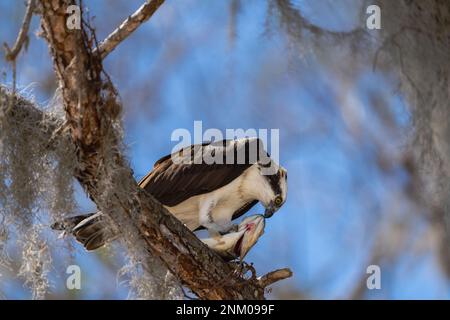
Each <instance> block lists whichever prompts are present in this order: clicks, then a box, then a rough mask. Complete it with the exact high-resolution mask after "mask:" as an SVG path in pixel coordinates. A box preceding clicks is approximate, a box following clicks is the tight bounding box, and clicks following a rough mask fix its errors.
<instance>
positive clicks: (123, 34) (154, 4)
mask: <svg viewBox="0 0 450 320" xmlns="http://www.w3.org/2000/svg"><path fill="white" fill-rule="evenodd" d="M163 3H164V0H147V1H146V3H144V4H143V5H142V6H141V7H140V8H139V9H138V10H137V11H136V12H135V13H133V14H132V15H131V16H129V17H128V18H127V19H126V20H125V21H124V22H122V24H121V25H120V26H119V27H118V28H117V29H116V30H114V31H113V32H112V33H111V34H110V35H109V36H107V37H106V39H105V40H103V41H102V42H101V43H100V44H99V47H98V48H96V50H94V53H97V52H100V56H101V57H102V59H104V58H105V57H106V56H107V55H108V54H109V53H110V52H111V51H113V50H114V49H115V48H116V47H117V46H118V45H119V43H121V42H122V41H123V40H125V39H126V38H127V37H128V36H129V35H130V34H131V33H132V32H134V31H135V30H136V29H137V28H138V27H139V26H140V25H141V24H142V23H144V22H145V21H147V20H148V19H149V18H150V17H151V16H152V15H153V14H154V13H155V12H156V10H158V8H159V7H160V6H161V5H162V4H163Z"/></svg>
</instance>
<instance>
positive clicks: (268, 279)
mask: <svg viewBox="0 0 450 320" xmlns="http://www.w3.org/2000/svg"><path fill="white" fill-rule="evenodd" d="M292 274H293V273H292V271H291V270H290V269H289V268H284V269H278V270H274V271H272V272H269V273H267V274H266V275H264V276H262V277H260V278H259V279H258V284H259V285H260V286H261V287H263V288H266V287H268V286H270V285H272V284H274V283H275V282H277V281H280V280H284V279H287V278H290V277H292Z"/></svg>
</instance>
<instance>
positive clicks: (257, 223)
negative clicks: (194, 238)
mask: <svg viewBox="0 0 450 320" xmlns="http://www.w3.org/2000/svg"><path fill="white" fill-rule="evenodd" d="M264 226H265V219H264V217H263V216H262V215H260V214H257V215H253V216H249V217H246V218H245V219H243V220H242V222H241V223H240V224H239V228H238V231H235V232H230V233H227V234H225V235H223V236H217V237H211V238H206V239H201V240H202V241H203V243H205V244H206V245H207V246H208V247H210V248H211V249H212V250H214V251H215V252H217V253H218V254H219V255H220V256H221V257H222V258H224V259H225V260H234V259H237V258H239V259H240V260H241V261H242V260H243V259H244V257H245V255H246V254H247V253H248V252H249V251H250V249H251V248H252V247H253V246H254V245H255V244H256V242H257V241H258V239H259V238H260V237H261V236H262V235H263V233H264Z"/></svg>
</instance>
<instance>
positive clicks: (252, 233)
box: [237, 214, 265, 261]
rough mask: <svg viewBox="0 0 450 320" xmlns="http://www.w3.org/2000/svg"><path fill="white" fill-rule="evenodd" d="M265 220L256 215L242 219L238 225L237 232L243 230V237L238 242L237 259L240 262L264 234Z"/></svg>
mask: <svg viewBox="0 0 450 320" xmlns="http://www.w3.org/2000/svg"><path fill="white" fill-rule="evenodd" d="M264 226H265V219H264V216H262V215H260V214H258V215H254V216H250V217H248V218H246V219H244V220H243V221H242V222H241V223H240V224H239V230H243V229H245V232H244V235H243V236H242V237H241V239H239V240H240V241H238V244H237V245H238V246H239V247H238V250H239V259H240V260H241V261H242V260H243V259H244V257H245V256H246V255H247V253H248V252H249V251H250V249H251V248H252V247H253V246H254V245H255V244H256V242H257V241H258V239H259V238H260V237H261V236H262V235H263V233H264Z"/></svg>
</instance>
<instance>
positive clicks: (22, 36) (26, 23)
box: [3, 0, 35, 61]
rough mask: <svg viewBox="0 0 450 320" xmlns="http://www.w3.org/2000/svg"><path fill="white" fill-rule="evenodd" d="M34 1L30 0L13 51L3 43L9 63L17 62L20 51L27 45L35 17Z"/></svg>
mask: <svg viewBox="0 0 450 320" xmlns="http://www.w3.org/2000/svg"><path fill="white" fill-rule="evenodd" d="M34 1H35V0H28V5H27V9H26V12H25V17H24V18H23V22H22V27H21V28H20V31H19V35H18V36H17V39H16V42H15V43H14V46H13V47H12V49H10V48H9V46H8V44H7V43H6V42H5V43H3V46H4V47H5V51H6V55H5V58H6V60H7V61H14V60H16V57H17V55H18V54H19V52H20V50H22V46H23V44H24V43H25V40H26V39H27V35H28V30H29V29H30V22H31V17H32V16H33V10H34Z"/></svg>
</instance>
